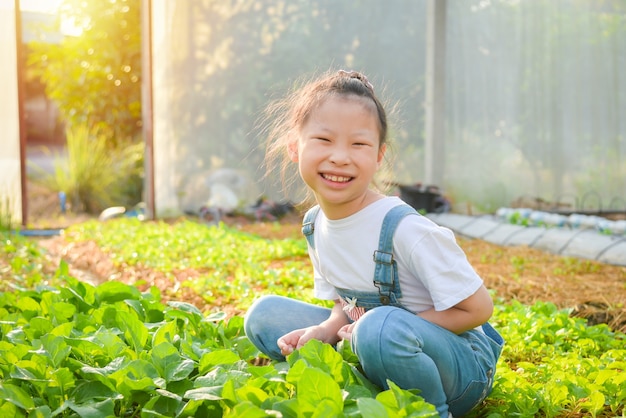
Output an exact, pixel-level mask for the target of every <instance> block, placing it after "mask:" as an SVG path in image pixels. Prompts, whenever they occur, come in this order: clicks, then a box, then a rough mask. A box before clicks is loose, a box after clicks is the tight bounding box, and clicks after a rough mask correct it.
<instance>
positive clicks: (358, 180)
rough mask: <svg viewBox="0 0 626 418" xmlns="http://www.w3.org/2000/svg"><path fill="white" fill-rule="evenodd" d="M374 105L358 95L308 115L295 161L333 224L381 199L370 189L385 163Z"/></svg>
mask: <svg viewBox="0 0 626 418" xmlns="http://www.w3.org/2000/svg"><path fill="white" fill-rule="evenodd" d="M378 126H379V125H378V119H377V113H376V111H375V109H374V107H373V103H369V101H368V100H367V99H363V98H359V97H355V96H330V97H329V98H328V99H326V100H325V101H324V102H322V103H321V104H320V106H319V107H318V108H317V109H315V110H314V111H313V112H312V113H311V114H310V115H309V118H308V120H307V122H306V123H304V125H303V126H302V128H301V130H300V135H299V137H298V140H297V141H294V142H293V143H291V144H290V145H289V155H290V157H291V160H292V161H294V162H297V163H298V168H299V171H300V176H302V179H303V180H304V182H305V183H306V184H307V185H308V186H309V187H310V188H311V190H312V191H313V193H314V194H315V197H316V199H317V203H319V205H320V207H321V208H322V210H323V211H324V213H325V214H326V216H327V217H328V218H329V219H340V218H344V217H346V216H349V215H351V214H353V213H355V212H357V211H359V210H360V209H362V208H364V207H365V206H367V205H369V204H370V203H372V202H373V201H374V200H377V199H378V198H380V197H381V195H379V194H378V193H376V192H374V191H373V190H371V189H370V188H369V185H370V184H371V182H372V179H373V178H374V174H375V173H376V171H377V170H378V168H379V167H380V164H381V163H382V160H383V156H384V154H385V148H386V147H385V145H384V144H383V145H382V146H381V144H380V132H379V127H378Z"/></svg>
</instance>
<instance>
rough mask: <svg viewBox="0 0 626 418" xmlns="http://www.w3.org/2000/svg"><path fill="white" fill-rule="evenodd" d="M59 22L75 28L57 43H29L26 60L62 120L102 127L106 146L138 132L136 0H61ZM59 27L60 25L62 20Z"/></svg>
mask: <svg viewBox="0 0 626 418" xmlns="http://www.w3.org/2000/svg"><path fill="white" fill-rule="evenodd" d="M59 19H60V22H72V23H73V25H74V26H75V27H76V29H77V31H78V32H79V33H78V34H77V35H69V36H65V37H64V38H63V40H62V41H61V42H60V43H59V44H44V43H38V42H33V43H31V44H30V45H29V47H30V48H31V51H32V52H31V54H30V57H29V61H28V64H29V65H31V66H34V67H35V68H37V69H38V70H39V75H40V77H41V79H42V81H43V82H44V83H45V85H46V93H47V95H48V97H49V98H50V99H52V100H53V101H54V102H56V104H57V105H58V107H59V109H60V112H61V117H62V119H63V120H64V122H65V123H66V125H67V126H68V127H69V128H70V129H71V127H72V126H78V125H81V126H84V125H86V126H89V127H91V128H97V129H98V130H100V131H101V132H105V133H106V135H107V137H108V143H109V146H110V147H112V148H116V147H118V146H124V145H125V144H128V143H130V142H137V141H138V139H139V137H140V134H141V10H140V0H115V1H98V0H89V1H85V0H64V2H63V3H62V4H61V7H60V9H59ZM60 26H61V25H60Z"/></svg>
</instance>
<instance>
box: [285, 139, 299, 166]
mask: <svg viewBox="0 0 626 418" xmlns="http://www.w3.org/2000/svg"><path fill="white" fill-rule="evenodd" d="M287 154H288V155H289V159H291V161H292V162H294V163H297V162H298V141H289V144H288V145H287Z"/></svg>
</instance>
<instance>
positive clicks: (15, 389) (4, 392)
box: [0, 382, 35, 411]
mask: <svg viewBox="0 0 626 418" xmlns="http://www.w3.org/2000/svg"><path fill="white" fill-rule="evenodd" d="M0 399H3V400H5V401H7V402H10V403H12V404H13V405H15V406H17V407H19V408H22V409H25V410H27V411H28V410H30V409H33V408H34V407H35V403H34V402H33V398H32V397H31V396H30V395H29V394H28V393H27V392H26V391H24V390H23V389H22V388H20V387H19V386H15V385H12V384H10V383H3V382H0Z"/></svg>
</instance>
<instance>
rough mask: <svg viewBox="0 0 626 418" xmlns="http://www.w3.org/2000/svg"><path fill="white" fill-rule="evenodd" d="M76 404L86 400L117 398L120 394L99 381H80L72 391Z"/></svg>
mask: <svg viewBox="0 0 626 418" xmlns="http://www.w3.org/2000/svg"><path fill="white" fill-rule="evenodd" d="M72 398H73V399H74V402H76V403H77V404H83V403H85V402H87V401H91V400H95V401H101V400H104V399H114V400H115V399H119V398H121V395H120V394H119V393H118V392H116V391H114V390H112V389H111V388H110V387H108V386H106V385H104V384H103V383H102V382H99V381H82V382H81V383H80V384H79V385H78V386H77V387H76V389H75V390H74V391H73V393H72Z"/></svg>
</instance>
